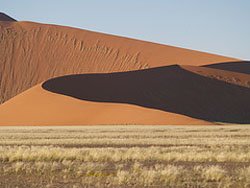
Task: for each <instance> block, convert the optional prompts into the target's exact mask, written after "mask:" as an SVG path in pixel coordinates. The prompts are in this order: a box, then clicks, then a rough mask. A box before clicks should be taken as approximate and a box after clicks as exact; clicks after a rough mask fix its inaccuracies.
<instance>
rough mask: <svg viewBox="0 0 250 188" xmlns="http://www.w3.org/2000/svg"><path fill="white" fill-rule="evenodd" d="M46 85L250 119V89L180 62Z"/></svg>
mask: <svg viewBox="0 0 250 188" xmlns="http://www.w3.org/2000/svg"><path fill="white" fill-rule="evenodd" d="M42 87H43V88H44V89H46V90H48V91H51V92H54V93H58V94H62V95H67V96H71V97H74V98H77V99H81V100H88V101H98V102H115V103H128V104H135V105H139V106H143V107H148V108H153V109H158V110H163V111H168V112H174V113H178V114H183V115H187V116H190V117H194V118H198V119H203V120H207V121H213V122H229V123H250V89H248V88H244V87H240V86H236V85H231V84H228V83H225V82H222V81H218V80H214V79H211V78H207V77H203V76H200V75H197V74H194V73H191V72H189V71H186V70H184V69H182V68H181V67H179V66H177V65H176V66H167V67H159V68H152V69H147V70H139V71H131V72H122V73H109V74H80V75H68V76H63V77H58V78H54V79H51V80H48V81H46V82H45V83H44V84H43V85H42Z"/></svg>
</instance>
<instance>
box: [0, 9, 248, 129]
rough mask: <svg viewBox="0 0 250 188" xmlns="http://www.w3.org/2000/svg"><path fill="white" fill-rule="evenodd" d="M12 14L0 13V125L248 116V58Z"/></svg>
mask: <svg viewBox="0 0 250 188" xmlns="http://www.w3.org/2000/svg"><path fill="white" fill-rule="evenodd" d="M4 20H5V21H4ZM6 21H7V22H6ZM12 21H14V20H11V19H10V18H8V16H7V17H6V15H4V14H1V15H0V72H1V74H0V103H3V104H1V105H0V117H1V118H0V125H96V124H101V125H104V124H143V125H150V124H153V125H156V124H158V125H165V124H173V125H177V124H193V125H197V124H216V123H217V122H223V123H250V114H249V112H250V102H249V97H250V89H249V87H250V79H249V78H250V76H249V73H250V72H249V71H248V70H247V68H248V66H249V62H243V61H241V60H238V59H235V58H228V57H224V56H219V55H213V54H208V53H203V52H199V51H193V50H188V49H183V48H177V47H173V46H167V45H161V44H155V43H151V42H145V41H140V40H135V39H129V38H124V37H118V36H113V35H107V34H102V33H97V32H92V31H87V30H81V29H75V28H70V27H63V26H56V25H46V24H39V23H32V22H12Z"/></svg>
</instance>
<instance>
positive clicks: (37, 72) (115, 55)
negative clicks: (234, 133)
mask: <svg viewBox="0 0 250 188" xmlns="http://www.w3.org/2000/svg"><path fill="white" fill-rule="evenodd" d="M230 61H236V59H233V58H227V57H223V56H218V55H212V54H208V53H202V52H197V51H192V50H187V49H182V48H176V47H172V46H166V45H160V44H155V43H150V42H144V41H139V40H134V39H128V38H124V37H117V36H112V35H106V34H101V33H96V32H91V31H86V30H81V29H75V28H69V27H63V26H55V25H45V24H38V23H31V22H11V23H8V24H6V23H1V22H0V66H1V67H0V70H1V74H0V84H1V90H0V103H3V102H4V101H6V100H8V99H10V98H12V97H14V96H16V95H17V94H19V93H21V92H23V91H25V90H27V89H29V88H31V87H32V86H35V85H36V84H39V83H41V82H43V81H46V80H48V79H50V78H53V77H57V76H63V75H67V74H80V73H104V72H122V71H129V70H140V69H146V68H153V67H159V66H165V65H172V64H181V65H187V64H188V65H207V64H211V63H218V62H230ZM2 88H3V89H2Z"/></svg>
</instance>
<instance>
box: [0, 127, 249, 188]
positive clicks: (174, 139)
mask: <svg viewBox="0 0 250 188" xmlns="http://www.w3.org/2000/svg"><path fill="white" fill-rule="evenodd" d="M0 174H1V175H0V187H6V185H8V186H9V187H11V186H12V187H16V186H17V187H46V186H47V187H60V186H61V187H62V186H67V187H88V186H89V187H127V186H132V187H134V186H137V187H138V186H139V187H142V186H160V187H249V186H250V180H249V177H250V127H249V126H204V127H196V126H191V127H185V126H166V127H165V126H108V127H104V126H94V127H90V126H87V127H0Z"/></svg>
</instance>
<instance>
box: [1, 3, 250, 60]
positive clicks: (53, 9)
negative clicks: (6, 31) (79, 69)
mask: <svg viewBox="0 0 250 188" xmlns="http://www.w3.org/2000/svg"><path fill="white" fill-rule="evenodd" d="M0 12H4V13H6V14H8V15H9V16H11V17H13V18H15V19H17V20H20V21H24V20H25V21H34V22H41V23H49V24H57V25H66V26H72V27H77V28H82V29H87V30H92V31H98V32H103V33H109V34H114V35H120V36H125V37H130V38H136V39H141V40H146V41H151V42H157V43H161V44H167V45H172V46H179V47H184V48H189V49H194V50H199V51H205V52H210V53H215V54H220V55H225V56H229V57H235V58H240V59H244V60H250V0H105V1H104V0H53V1H52V0H42V1H36V0H22V1H21V0H0Z"/></svg>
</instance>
